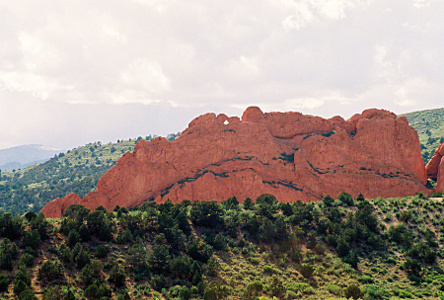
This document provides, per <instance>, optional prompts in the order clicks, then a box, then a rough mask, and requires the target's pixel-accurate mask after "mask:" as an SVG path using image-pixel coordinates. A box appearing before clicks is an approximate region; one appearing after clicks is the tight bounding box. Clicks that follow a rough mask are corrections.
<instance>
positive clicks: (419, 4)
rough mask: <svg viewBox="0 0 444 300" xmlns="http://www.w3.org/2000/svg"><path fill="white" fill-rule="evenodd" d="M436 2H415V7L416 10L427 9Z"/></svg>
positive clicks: (431, 0) (414, 0) (422, 0)
mask: <svg viewBox="0 0 444 300" xmlns="http://www.w3.org/2000/svg"><path fill="white" fill-rule="evenodd" d="M433 2H435V1H434V0H413V7H415V8H425V7H429V6H430V5H431V4H432V3H433Z"/></svg>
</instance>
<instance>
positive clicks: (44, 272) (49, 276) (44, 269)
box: [38, 260, 65, 282]
mask: <svg viewBox="0 0 444 300" xmlns="http://www.w3.org/2000/svg"><path fill="white" fill-rule="evenodd" d="M64 275H65V269H64V267H63V265H62V264H61V263H60V262H58V261H50V260H48V261H45V262H44V263H43V264H42V266H41V267H40V268H39V270H38V277H39V279H40V280H44V281H49V282H51V281H53V280H55V279H62V278H63V277H64Z"/></svg>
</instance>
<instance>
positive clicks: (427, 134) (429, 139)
mask: <svg viewBox="0 0 444 300" xmlns="http://www.w3.org/2000/svg"><path fill="white" fill-rule="evenodd" d="M404 116H405V117H406V118H407V120H408V121H409V124H410V126H412V127H413V128H415V130H416V131H417V132H418V136H419V141H420V143H421V154H422V159H423V160H424V163H427V162H428V161H429V160H430V158H431V157H432V155H433V153H434V152H435V150H436V148H437V147H438V146H439V145H441V144H442V143H444V108H438V109H429V110H422V111H415V112H411V113H408V114H405V115H404Z"/></svg>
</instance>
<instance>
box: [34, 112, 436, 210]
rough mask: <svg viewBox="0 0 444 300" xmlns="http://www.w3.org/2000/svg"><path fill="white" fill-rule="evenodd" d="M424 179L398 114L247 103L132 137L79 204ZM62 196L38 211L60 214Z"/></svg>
mask: <svg viewBox="0 0 444 300" xmlns="http://www.w3.org/2000/svg"><path fill="white" fill-rule="evenodd" d="M426 182H427V176H426V171H425V168H424V164H423V162H422V159H421V151H420V144H419V139H418V135H417V133H416V131H415V130H414V129H413V128H412V127H410V126H409V125H408V122H407V119H406V118H405V117H397V116H396V115H395V114H393V113H391V112H388V111H385V110H377V109H370V110H366V111H364V112H363V113H362V114H356V115H354V116H353V117H352V118H350V119H349V120H344V119H343V118H341V117H333V118H331V119H323V118H320V117H314V116H308V115H303V114H301V113H297V112H286V113H278V112H273V113H263V112H262V111H261V110H260V109H259V108H258V107H250V108H248V109H247V110H246V111H245V112H244V114H243V116H242V118H241V119H239V118H238V117H228V116H226V115H224V114H220V115H215V114H213V113H208V114H205V115H202V116H200V117H198V118H196V119H194V120H193V121H192V122H191V123H190V124H189V126H188V128H187V129H186V130H185V131H184V132H183V133H182V134H181V135H180V137H179V138H178V139H176V140H175V141H172V142H169V141H167V140H165V139H164V138H161V137H159V138H157V139H155V140H153V141H152V142H147V141H144V140H141V141H140V142H138V144H137V145H136V147H135V148H134V151H133V153H130V152H128V153H126V154H124V155H123V156H122V157H121V158H120V159H119V160H118V162H117V163H116V165H115V166H114V167H112V168H111V169H110V170H109V171H108V172H107V173H105V174H104V175H103V177H102V178H101V179H100V180H99V182H98V185H97V189H96V191H94V192H91V193H89V194H87V195H86V196H85V197H84V198H83V199H82V200H81V202H80V204H83V205H84V206H85V207H87V208H89V209H94V208H96V207H97V206H99V205H103V206H104V207H105V208H106V209H108V210H112V209H113V208H114V207H115V206H116V205H119V206H126V207H128V208H131V207H135V206H138V205H140V204H142V203H144V202H146V201H150V200H154V201H157V202H164V201H166V200H167V199H170V200H171V201H173V202H180V201H182V200H184V199H188V200H217V201H222V200H225V199H227V198H229V197H232V196H235V197H237V199H238V200H239V201H240V202H242V201H243V200H244V199H245V198H247V197H250V198H252V199H255V198H256V197H258V196H259V195H261V194H263V193H270V194H274V195H275V196H276V197H277V199H279V200H280V201H282V202H291V201H296V200H302V201H309V200H320V199H322V197H323V196H324V195H326V194H330V195H331V196H333V197H337V196H338V195H339V194H340V193H341V192H343V191H345V192H348V193H350V194H351V195H352V196H354V197H356V196H357V195H358V194H359V193H363V194H364V195H365V196H366V197H369V198H373V197H378V196H382V197H397V196H405V195H413V194H416V193H417V192H419V191H425V192H426V193H430V190H428V189H427V188H426V187H425V184H426ZM65 199H66V198H65ZM65 199H63V200H60V199H56V200H54V201H51V202H49V203H48V204H47V205H46V206H45V207H44V208H43V210H42V212H43V213H44V214H45V215H46V216H47V217H59V216H61V214H62V213H63V211H64V209H66V207H67V205H66V204H65ZM69 199H71V198H69ZM77 200H78V199H76V200H75V201H77ZM66 201H68V199H67V200H66ZM70 201H72V200H70Z"/></svg>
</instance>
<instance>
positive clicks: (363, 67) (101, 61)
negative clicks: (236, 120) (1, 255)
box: [0, 0, 444, 148]
mask: <svg viewBox="0 0 444 300" xmlns="http://www.w3.org/2000/svg"><path fill="white" fill-rule="evenodd" d="M415 7H416V8H418V9H415ZM443 9H444V2H443V1H432V0H411V1H399V0H387V1H382V0H335V1H334V0H281V1H274V0H258V2H255V5H252V4H251V1H247V0H239V1H236V2H232V3H225V2H217V1H202V0H189V1H186V2H184V1H176V0H133V1H127V2H123V1H121V0H106V1H105V0H97V1H92V2H91V1H86V0H78V1H57V0H47V1H45V2H44V3H43V2H41V1H25V0H17V1H3V2H1V3H0V28H1V29H0V40H1V41H2V45H1V47H0V112H2V111H9V112H10V114H11V116H5V115H2V117H3V120H7V118H8V117H10V118H13V119H14V120H16V121H15V122H17V123H21V124H23V126H25V124H30V122H27V120H25V119H26V117H25V116H24V115H21V114H20V110H19V109H17V110H16V109H15V108H16V107H18V106H19V104H20V105H22V106H23V105H28V107H30V108H29V109H30V110H32V112H29V114H28V115H27V116H28V117H27V118H28V119H29V116H30V115H31V113H34V112H35V113H39V114H42V117H41V118H39V119H38V122H34V124H35V123H38V124H39V126H40V124H41V125H42V126H43V125H44V124H46V125H45V126H46V127H45V129H47V128H52V127H53V126H54V124H52V123H51V124H52V125H51V126H50V125H48V124H50V121H49V120H50V119H51V118H52V116H51V114H50V112H51V113H52V115H54V114H55V113H58V114H66V116H64V119H63V120H61V119H58V120H57V121H58V122H64V120H65V119H69V118H71V117H70V116H69V115H70V114H71V111H73V110H75V109H77V110H78V114H77V115H76V117H72V119H71V121H72V122H76V121H78V120H79V119H82V120H83V119H85V120H89V119H90V120H95V118H96V115H97V114H103V116H102V117H101V118H100V122H99V121H97V122H95V121H91V122H90V123H88V126H89V128H92V127H93V126H99V127H100V126H102V128H97V129H95V130H96V131H97V132H106V131H107V130H108V129H107V128H108V127H112V128H113V129H116V128H119V126H120V127H122V128H127V126H129V125H127V124H130V123H131V122H132V120H133V116H134V114H135V113H137V112H139V110H140V111H142V110H143V111H144V113H146V112H150V113H151V112H152V113H151V115H150V116H151V117H152V118H153V122H152V123H149V124H148V123H143V125H141V126H145V127H144V130H146V131H148V132H147V133H150V132H152V133H155V132H154V131H152V130H154V129H158V128H160V129H161V128H172V127H171V126H173V125H175V126H177V129H176V131H179V130H181V129H183V128H182V127H179V126H186V122H185V121H184V120H185V119H183V120H182V119H181V120H182V121H183V123H184V122H185V125H183V123H180V124H179V122H178V121H177V120H176V118H177V116H179V115H180V116H184V115H183V114H181V112H183V111H185V110H186V111H187V113H188V114H187V115H186V121H190V119H191V118H192V117H193V116H196V115H198V114H201V113H204V112H206V111H217V112H227V113H232V114H237V115H239V114H240V113H241V112H242V110H244V109H245V108H246V106H248V104H250V105H259V106H261V107H263V109H264V110H266V111H276V110H280V111H285V110H300V111H302V112H305V113H311V114H316V115H322V116H330V115H331V114H338V115H350V114H353V113H355V112H359V111H361V110H362V109H365V108H367V107H380V108H387V109H389V110H394V111H395V112H398V110H401V111H402V110H403V109H406V110H407V109H409V110H416V109H421V108H431V107H437V106H442V98H441V97H442V94H443V93H444V88H443V87H442V82H443V81H444V68H443V66H444V57H443V56H442V55H441V53H442V52H443V50H444V43H443V42H442V38H441V35H442V34H441V33H442V31H443V30H444V20H443V18H442V16H441V12H442V11H443ZM37 11H38V12H39V13H36V12H37ZM11 99H13V100H14V101H15V102H16V103H18V104H16V106H12V104H11V103H12V102H13V101H12V100H11ZM29 103H33V105H34V106H29ZM406 105H407V106H406ZM408 105H410V106H408ZM40 106H42V107H44V108H45V109H39V110H36V107H40ZM58 106H63V107H64V110H63V111H58V110H57V107H58ZM74 108H75V109H74ZM142 108H143V109H142ZM159 109H161V110H162V111H163V112H164V115H162V118H161V117H159V113H158V111H157V110H159ZM172 110H174V111H175V115H174V116H175V117H170V116H169V112H170V111H172ZM116 112H118V114H119V118H115V117H113V116H109V115H106V114H111V113H116ZM403 112H405V111H403ZM72 114H73V115H74V112H73V113H72ZM156 118H157V119H156ZM184 118H185V117H184ZM110 120H114V122H117V123H116V124H110V123H109V122H110ZM116 120H118V121H116ZM68 123H69V122H67V124H68ZM71 124H72V123H71ZM7 126H8V122H6V121H4V122H2V120H0V128H6V127H7ZM28 126H35V125H28ZM66 128H67V129H64V130H65V131H64V133H63V134H62V133H61V135H60V136H58V138H54V137H51V138H52V139H53V140H56V141H57V140H63V138H64V137H66V138H67V139H69V137H70V136H71V137H72V136H76V135H79V134H78V133H77V132H75V133H72V134H71V135H69V134H68V133H67V132H68V131H69V130H71V131H74V130H76V129H75V128H72V126H71V127H70V126H66ZM85 128H87V127H85ZM152 128H153V129H152ZM28 131H31V130H30V129H28ZM36 131H37V129H36ZM40 131H41V132H44V130H43V129H40V130H38V132H40ZM26 132H27V130H26V129H25V128H24V129H23V130H22V131H20V132H18V131H17V132H16V133H15V134H14V136H21V135H23V136H24V138H25V136H28V137H29V135H27V134H26ZM52 135H53V136H55V135H57V134H56V133H54V132H53V133H52ZM80 135H81V136H82V134H80ZM34 136H37V135H36V133H35V131H34ZM39 136H43V133H42V134H41V135H39ZM1 137H2V136H1V135H0V138H1ZM125 137H127V136H120V138H125ZM8 138H9V139H12V138H14V137H12V135H8ZM48 139H49V137H48ZM71 140H72V139H71ZM86 142H89V141H85V143H86ZM24 143H26V142H24ZM42 143H44V141H42ZM5 144H6V141H4V140H1V139H0V145H5ZM55 146H57V147H59V148H65V146H63V145H55Z"/></svg>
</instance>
